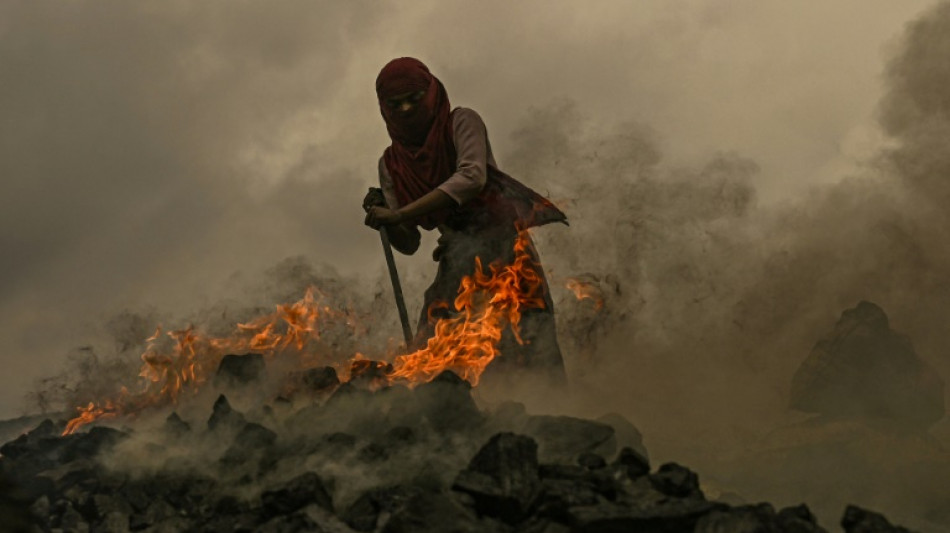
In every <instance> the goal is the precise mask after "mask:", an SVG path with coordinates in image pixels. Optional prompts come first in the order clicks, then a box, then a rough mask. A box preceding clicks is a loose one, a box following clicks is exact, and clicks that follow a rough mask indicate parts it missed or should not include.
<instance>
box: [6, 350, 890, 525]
mask: <svg viewBox="0 0 950 533" xmlns="http://www.w3.org/2000/svg"><path fill="white" fill-rule="evenodd" d="M252 366H253V365H252ZM234 368H238V370H237V371H235V375H237V376H240V380H244V378H247V377H248V376H249V375H250V373H252V372H250V371H247V368H250V367H244V366H242V365H237V366H236V367H234ZM334 381H336V383H333V382H334ZM301 382H305V383H309V384H311V385H312V387H313V389H316V390H311V391H310V393H305V392H306V391H304V392H300V393H298V396H297V397H296V398H282V399H279V400H275V401H274V402H271V403H269V404H268V405H265V406H260V408H256V409H246V410H244V411H243V412H242V411H241V410H239V409H238V408H236V407H235V405H236V404H235V405H232V403H231V401H230V400H229V399H228V398H227V396H225V395H220V396H218V397H217V398H216V400H215V401H214V402H213V404H212V405H211V406H210V414H208V410H207V409H208V407H209V406H206V407H205V409H206V410H204V411H203V413H202V416H200V418H199V417H196V416H189V413H187V412H185V411H184V410H183V409H181V407H180V410H181V411H182V412H181V413H180V414H179V413H171V414H170V415H168V416H167V418H166V419H165V420H164V421H163V422H162V423H161V424H158V425H157V426H149V427H146V426H147V425H146V424H145V423H144V422H141V421H139V422H136V423H135V424H134V427H122V428H121V429H117V428H112V427H105V426H101V425H100V426H94V427H92V428H90V429H88V430H87V431H84V432H81V433H77V434H72V435H66V436H61V433H62V431H63V428H64V424H63V423H62V422H54V421H52V420H45V421H43V422H42V423H40V424H39V425H38V426H36V427H35V428H33V429H32V430H31V431H29V432H27V433H24V434H22V435H21V436H19V437H18V438H16V439H14V440H12V441H10V442H8V443H6V444H4V445H3V446H2V447H0V453H2V454H3V457H2V458H0V480H2V484H0V494H2V499H0V513H5V514H3V515H2V516H0V520H2V521H3V524H4V528H5V529H3V530H4V531H30V532H52V531H57V532H60V531H62V532H91V533H92V532H128V531H142V532H173V531H174V532H177V531H209V532H217V531H221V532H224V531H227V532H234V531H259V532H298V531H301V532H303V531H319V532H385V533H409V532H472V533H475V532H516V531H518V532H535V533H567V532H585V533H601V532H626V531H642V532H690V531H695V532H700V533H714V532H738V531H750V532H751V531H763V532H773V531H774V532H785V531H787V532H798V533H808V532H822V531H825V529H823V528H822V527H820V526H819V525H818V524H817V522H816V519H815V517H814V516H813V515H812V513H811V512H810V511H809V510H808V508H807V507H805V506H804V505H800V506H797V507H789V508H785V509H781V510H776V509H774V508H773V507H772V506H771V505H769V504H767V503H760V504H756V505H744V506H730V505H727V504H725V503H722V502H717V501H710V500H708V499H707V498H706V497H705V496H704V494H703V491H702V489H701V487H700V484H699V479H698V476H697V475H696V473H694V472H692V471H691V470H689V469H688V468H686V467H684V466H682V465H679V464H676V463H666V464H662V465H659V466H658V467H656V468H654V467H652V466H651V465H650V462H649V459H648V456H647V454H646V450H645V449H643V446H642V442H640V441H639V433H638V432H636V430H635V428H632V425H630V424H629V423H628V422H626V421H623V420H622V418H620V417H619V416H617V415H612V416H609V417H605V418H604V419H602V420H601V421H596V420H586V419H581V418H573V417H567V416H534V415H530V414H528V413H526V412H525V409H524V407H523V406H521V405H520V404H517V403H505V404H502V405H500V406H497V407H495V408H494V409H492V410H490V411H483V410H480V409H479V407H478V406H477V405H476V403H475V402H474V400H473V398H472V396H471V394H470V386H469V384H468V383H467V382H465V381H464V380H462V379H460V378H458V376H456V375H455V374H452V373H450V372H446V373H443V374H441V375H439V376H438V377H437V378H435V379H434V380H433V381H431V382H429V383H426V384H423V385H420V386H418V387H416V388H414V389H409V388H406V387H402V386H388V387H383V388H379V389H376V390H373V389H371V388H363V387H360V386H358V385H356V384H354V383H342V384H341V383H339V381H338V380H337V379H336V375H335V373H331V372H329V371H314V372H309V373H306V374H305V375H304V376H302V377H301ZM229 385H233V383H231V384H229ZM328 388H330V389H332V392H328ZM311 393H312V394H311ZM128 423H130V424H131V423H133V422H128ZM631 428H632V429H631ZM842 526H843V527H844V529H845V531H848V532H858V531H861V532H890V531H904V530H903V529H901V528H899V527H895V526H892V525H891V524H889V523H888V521H887V520H886V519H885V518H884V517H883V516H880V515H878V514H875V513H873V512H871V511H866V510H862V509H859V508H856V507H849V508H848V509H847V510H846V512H845V514H844V518H843V520H842Z"/></svg>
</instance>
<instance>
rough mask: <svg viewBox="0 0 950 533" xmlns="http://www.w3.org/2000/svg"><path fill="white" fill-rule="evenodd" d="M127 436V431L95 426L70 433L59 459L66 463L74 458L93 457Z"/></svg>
mask: <svg viewBox="0 0 950 533" xmlns="http://www.w3.org/2000/svg"><path fill="white" fill-rule="evenodd" d="M127 437H128V434H127V433H125V432H123V431H119V430H118V429H113V428H108V427H104V426H96V427H94V428H92V429H90V430H89V432H87V433H79V434H76V435H72V438H71V439H67V440H66V441H65V445H64V446H63V449H62V452H61V454H60V461H62V462H64V463H68V462H70V461H75V460H76V459H86V458H91V457H94V456H95V455H96V454H98V453H100V452H102V451H105V450H108V449H110V448H112V447H113V446H115V445H116V444H117V443H118V442H120V441H122V440H124V439H126V438H127Z"/></svg>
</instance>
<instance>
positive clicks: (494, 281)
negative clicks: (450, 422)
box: [391, 232, 544, 385]
mask: <svg viewBox="0 0 950 533" xmlns="http://www.w3.org/2000/svg"><path fill="white" fill-rule="evenodd" d="M529 246H530V241H529V240H528V234H527V232H520V233H519V235H518V238H517V239H516V241H515V260H514V262H513V263H512V264H511V265H505V266H501V265H496V264H492V265H490V266H489V268H490V269H491V275H488V274H485V273H484V272H482V265H481V260H480V259H478V258H476V259H475V273H474V275H472V276H466V277H465V278H463V279H462V283H461V286H460V287H459V295H458V296H457V297H456V298H455V309H456V310H457V311H458V314H457V315H456V316H454V317H450V318H443V319H440V320H439V321H438V322H437V323H436V325H435V336H434V337H432V338H431V339H429V341H428V343H427V345H426V347H425V348H423V349H421V350H418V351H416V352H413V353H411V354H407V355H403V356H400V357H397V358H396V360H395V361H394V362H393V372H392V374H391V376H392V377H393V378H402V379H406V380H408V381H410V382H420V381H429V380H431V379H432V378H434V377H435V376H436V375H438V374H439V373H440V372H442V371H443V370H452V371H453V372H455V373H456V374H458V375H459V376H460V377H462V378H463V379H466V380H468V381H470V382H471V383H472V384H473V385H478V380H479V377H480V376H481V375H482V372H484V370H485V367H487V366H488V364H489V363H491V362H492V360H494V359H495V357H497V356H498V355H499V354H500V352H499V350H498V341H500V340H501V335H502V332H503V331H504V330H505V328H506V327H507V326H508V325H509V324H510V325H511V327H512V330H513V331H514V334H515V338H516V340H517V341H518V342H519V343H523V341H522V339H521V336H520V330H519V327H518V326H519V323H520V322H521V313H522V311H523V310H525V309H529V308H543V307H544V297H543V289H544V284H543V283H542V279H541V276H540V275H539V274H538V270H537V265H536V264H535V262H534V260H533V259H532V256H531V254H530V253H529V250H528V247H529Z"/></svg>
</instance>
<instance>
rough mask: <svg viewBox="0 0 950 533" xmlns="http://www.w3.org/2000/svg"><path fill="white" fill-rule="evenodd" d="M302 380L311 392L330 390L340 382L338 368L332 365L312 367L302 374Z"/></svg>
mask: <svg viewBox="0 0 950 533" xmlns="http://www.w3.org/2000/svg"><path fill="white" fill-rule="evenodd" d="M300 382H301V383H303V385H304V388H305V389H307V390H309V391H311V392H324V391H328V390H330V389H332V388H334V387H336V386H337V385H339V384H340V378H339V377H338V376H337V374H336V369H335V368H333V367H332V366H324V367H320V368H310V369H307V370H304V371H303V372H301V374H300Z"/></svg>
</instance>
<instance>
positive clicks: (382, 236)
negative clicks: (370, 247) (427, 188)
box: [363, 187, 412, 349]
mask: <svg viewBox="0 0 950 533" xmlns="http://www.w3.org/2000/svg"><path fill="white" fill-rule="evenodd" d="M374 189H375V190H374ZM370 191H371V193H372V192H376V194H378V195H379V197H380V199H382V191H381V190H379V189H377V188H375V187H370ZM371 207H373V205H372V204H369V205H366V204H364V205H363V209H364V210H366V211H369V209H370V208H371ZM379 240H381V241H382V242H383V254H384V255H385V256H386V266H387V267H388V268H389V279H390V281H392V282H393V296H395V298H396V309H398V310H399V322H401V323H402V336H403V337H404V338H405V339H406V348H407V349H408V348H409V347H410V346H411V345H412V328H411V327H410V326H409V312H408V311H406V300H405V299H404V298H403V297H402V286H401V285H400V284H399V272H397V271H396V258H394V257H393V247H392V245H391V244H390V243H389V231H387V229H386V226H382V227H381V228H379Z"/></svg>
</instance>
